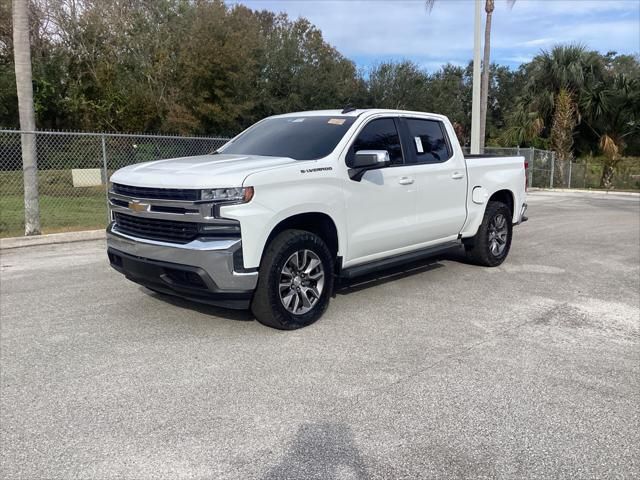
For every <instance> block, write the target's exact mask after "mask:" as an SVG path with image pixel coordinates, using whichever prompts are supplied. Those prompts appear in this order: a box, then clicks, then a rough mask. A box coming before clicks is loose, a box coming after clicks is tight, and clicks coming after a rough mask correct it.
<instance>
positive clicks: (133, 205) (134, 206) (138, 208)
mask: <svg viewBox="0 0 640 480" xmlns="http://www.w3.org/2000/svg"><path fill="white" fill-rule="evenodd" d="M149 207H150V205H149V204H148V203H140V202H138V201H137V200H134V201H132V202H129V210H133V211H134V212H146V211H148V210H149Z"/></svg>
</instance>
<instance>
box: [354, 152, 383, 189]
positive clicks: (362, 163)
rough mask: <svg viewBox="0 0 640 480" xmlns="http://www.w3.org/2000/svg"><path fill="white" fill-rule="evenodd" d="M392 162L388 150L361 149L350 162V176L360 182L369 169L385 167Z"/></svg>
mask: <svg viewBox="0 0 640 480" xmlns="http://www.w3.org/2000/svg"><path fill="white" fill-rule="evenodd" d="M390 163H391V158H390V157H389V152H387V151H386V150H359V151H358V152H356V154H355V155H354V157H353V159H352V160H351V162H349V167H351V168H349V177H350V178H351V180H355V181H356V182H359V181H360V180H361V179H362V176H363V175H364V174H365V172H366V171H367V170H373V169H376V168H383V167H386V166H388V165H389V164H390Z"/></svg>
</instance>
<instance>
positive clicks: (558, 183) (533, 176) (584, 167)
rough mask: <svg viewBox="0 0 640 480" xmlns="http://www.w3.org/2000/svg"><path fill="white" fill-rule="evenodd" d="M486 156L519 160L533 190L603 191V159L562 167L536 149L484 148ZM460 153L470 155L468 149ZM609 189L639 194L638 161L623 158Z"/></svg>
mask: <svg viewBox="0 0 640 480" xmlns="http://www.w3.org/2000/svg"><path fill="white" fill-rule="evenodd" d="M484 150H485V154H487V155H496V156H522V157H524V158H525V160H526V161H527V163H528V164H529V169H528V171H527V175H528V177H529V186H530V187H534V188H577V189H602V188H604V187H603V173H604V172H603V170H604V169H605V160H604V158H597V157H588V158H584V159H579V160H576V161H574V162H567V163H566V164H564V165H563V164H561V163H560V162H559V161H558V160H557V158H556V155H555V152H552V151H549V150H541V149H539V148H519V147H513V148H509V147H485V149H484ZM463 151H464V152H465V153H469V147H464V148H463ZM610 182H611V184H610V187H609V188H610V189H614V190H640V158H637V157H623V158H622V159H620V160H619V161H618V163H617V164H616V168H615V171H614V174H613V175H612V177H611V179H610Z"/></svg>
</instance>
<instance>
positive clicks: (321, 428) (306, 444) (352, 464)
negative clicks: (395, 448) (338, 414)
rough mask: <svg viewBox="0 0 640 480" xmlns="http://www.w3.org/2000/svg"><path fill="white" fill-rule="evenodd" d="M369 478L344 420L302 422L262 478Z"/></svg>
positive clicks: (330, 479) (269, 479)
mask: <svg viewBox="0 0 640 480" xmlns="http://www.w3.org/2000/svg"><path fill="white" fill-rule="evenodd" d="M306 478H308V479H316V478H317V479H327V480H332V479H340V478H350V479H354V480H365V479H368V478H369V475H368V473H367V469H366V467H365V462H364V460H363V458H362V456H361V455H360V452H359V451H358V448H357V447H356V444H355V440H354V435H353V432H352V431H351V428H350V427H349V426H348V425H346V424H344V423H336V422H322V423H311V424H305V425H302V426H301V427H300V428H299V429H298V432H297V433H296V435H295V437H294V438H293V440H292V441H291V444H290V445H289V447H288V448H287V450H286V453H285V455H284V457H283V458H282V459H281V460H280V463H279V464H278V465H276V466H275V467H273V468H272V469H271V470H269V471H268V472H267V473H266V475H264V477H263V480H284V479H306Z"/></svg>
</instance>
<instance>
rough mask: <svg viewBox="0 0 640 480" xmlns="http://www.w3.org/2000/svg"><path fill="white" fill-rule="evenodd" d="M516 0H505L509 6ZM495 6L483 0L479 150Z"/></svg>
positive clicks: (483, 137)
mask: <svg viewBox="0 0 640 480" xmlns="http://www.w3.org/2000/svg"><path fill="white" fill-rule="evenodd" d="M515 2H516V0H507V3H508V4H509V6H510V7H513V4H514V3H515ZM494 8H495V2H494V0H485V3H484V11H485V12H486V14H487V16H486V20H485V26H484V54H483V58H482V80H481V82H480V151H481V152H483V151H484V145H485V142H486V139H487V103H488V99H489V75H490V74H491V19H492V17H493V10H494Z"/></svg>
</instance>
